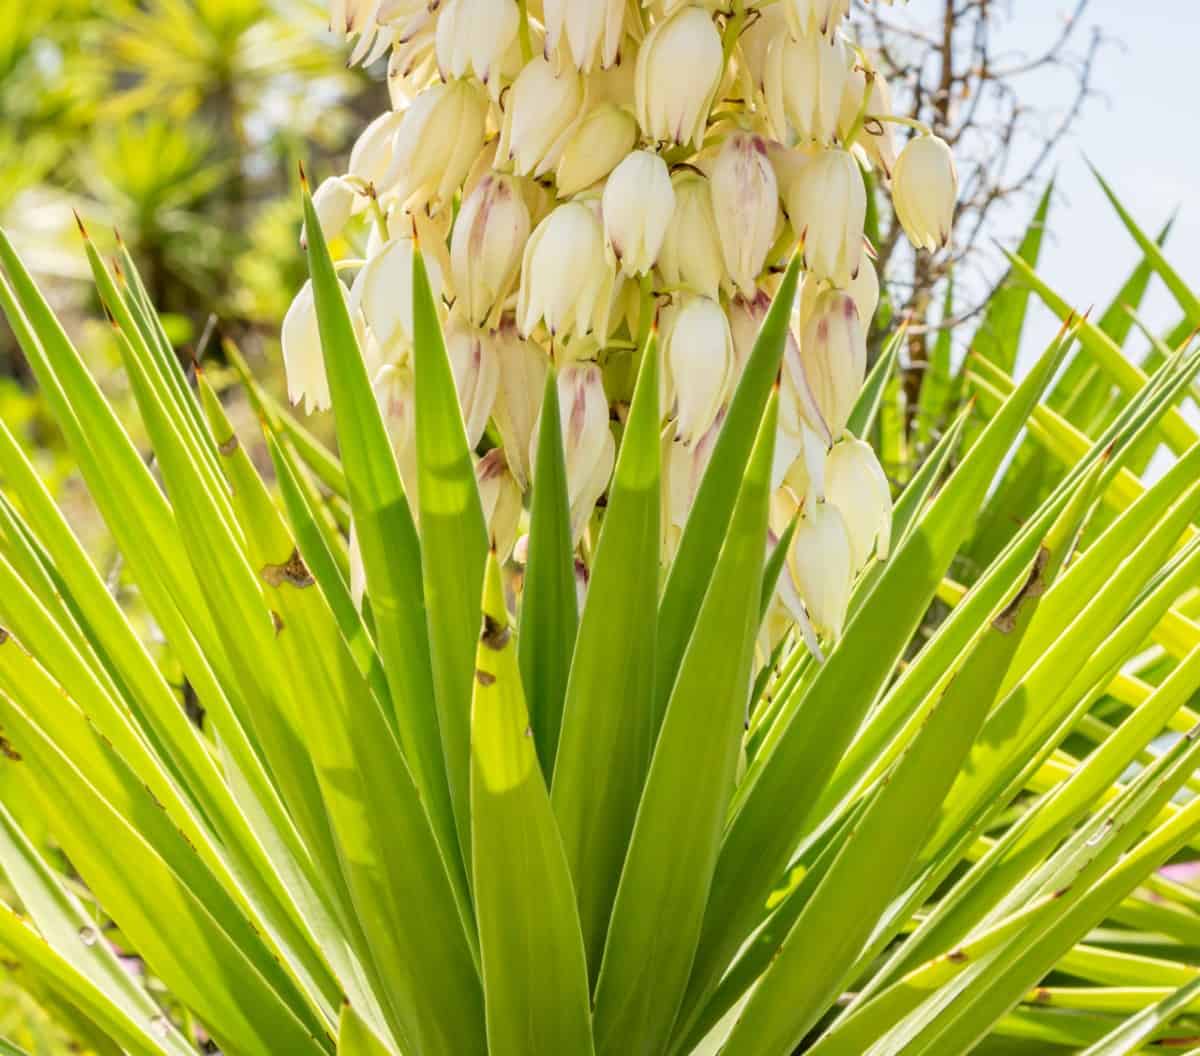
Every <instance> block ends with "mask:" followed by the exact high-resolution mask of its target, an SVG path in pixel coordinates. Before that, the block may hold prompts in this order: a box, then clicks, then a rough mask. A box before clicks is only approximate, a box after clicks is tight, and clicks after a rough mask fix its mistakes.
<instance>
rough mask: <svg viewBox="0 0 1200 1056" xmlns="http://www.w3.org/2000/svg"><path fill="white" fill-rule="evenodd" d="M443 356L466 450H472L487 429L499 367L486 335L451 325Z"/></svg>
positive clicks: (497, 381) (491, 344)
mask: <svg viewBox="0 0 1200 1056" xmlns="http://www.w3.org/2000/svg"><path fill="white" fill-rule="evenodd" d="M446 356H447V358H449V360H450V369H451V370H452V371H453V372H454V387H455V389H456V390H457V391H458V405H459V407H461V408H462V416H463V426H464V427H465V428H466V431H467V446H468V447H472V448H473V447H475V445H476V444H478V443H479V441H480V439H481V438H482V436H483V431H484V429H485V428H487V423H488V418H489V417H491V413H492V407H493V405H494V404H495V402H496V392H497V390H498V388H499V386H500V363H499V361H498V359H497V357H496V351H495V348H494V347H493V343H492V340H491V338H490V337H489V335H487V334H485V333H484V332H483V331H482V330H471V329H469V328H467V327H465V326H462V325H461V324H457V323H451V325H450V326H449V327H447V329H446Z"/></svg>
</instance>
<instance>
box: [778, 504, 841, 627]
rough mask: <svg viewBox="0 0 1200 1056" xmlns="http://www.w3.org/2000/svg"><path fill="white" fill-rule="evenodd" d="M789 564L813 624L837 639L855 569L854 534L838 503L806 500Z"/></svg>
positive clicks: (793, 581) (793, 541)
mask: <svg viewBox="0 0 1200 1056" xmlns="http://www.w3.org/2000/svg"><path fill="white" fill-rule="evenodd" d="M787 566H788V573H789V574H790V576H791V578H792V583H793V584H794V585H795V587H796V590H797V591H798V593H799V594H800V597H801V598H802V599H803V601H804V607H805V609H806V610H807V612H808V616H809V619H810V620H811V621H812V624H813V626H814V627H815V628H816V630H817V632H818V633H819V634H822V635H824V636H826V637H828V638H829V639H831V640H833V641H836V640H837V639H838V638H840V637H841V634H842V628H843V625H844V624H845V622H846V610H847V609H848V608H849V605H850V588H851V586H852V584H853V581H854V568H853V557H852V551H851V548H850V534H849V532H848V531H847V530H846V522H845V520H843V518H842V515H841V513H839V512H838V510H837V508H836V507H835V506H833V505H831V504H830V503H828V502H813V501H810V500H806V501H805V503H804V512H803V514H802V515H801V517H800V520H799V521H798V522H797V523H796V534H795V535H794V536H793V538H792V545H791V548H790V549H789V550H788V560H787Z"/></svg>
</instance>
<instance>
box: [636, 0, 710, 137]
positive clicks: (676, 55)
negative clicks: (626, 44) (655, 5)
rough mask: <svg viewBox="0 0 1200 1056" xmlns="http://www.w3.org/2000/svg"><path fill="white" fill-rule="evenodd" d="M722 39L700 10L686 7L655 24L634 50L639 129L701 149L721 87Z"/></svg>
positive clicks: (653, 135)
mask: <svg viewBox="0 0 1200 1056" xmlns="http://www.w3.org/2000/svg"><path fill="white" fill-rule="evenodd" d="M723 68H724V52H723V50H722V46H721V34H720V33H718V32H717V27H716V26H715V25H713V21H712V18H711V17H710V15H709V14H708V12H707V11H705V10H704V9H703V8H700V7H685V8H683V9H682V10H680V11H679V12H678V13H676V14H675V15H673V16H672V17H671V18H668V19H667V20H666V21H665V22H659V23H658V24H657V25H656V26H655V27H654V28H653V29H652V30H651V31H650V32H649V33H648V34H647V35H646V39H645V40H644V41H642V46H641V48H640V49H639V50H638V59H637V73H636V83H635V93H636V100H637V118H638V124H639V125H641V126H642V132H643V133H645V135H647V136H649V137H650V138H651V139H653V140H656V141H658V142H668V143H680V144H682V143H690V144H691V145H692V146H694V147H699V146H700V143H701V141H702V140H703V139H704V128H705V125H706V123H707V121H708V111H709V109H710V108H711V107H712V101H713V97H714V96H715V95H716V93H717V88H718V87H719V86H720V83H721V74H722V70H723Z"/></svg>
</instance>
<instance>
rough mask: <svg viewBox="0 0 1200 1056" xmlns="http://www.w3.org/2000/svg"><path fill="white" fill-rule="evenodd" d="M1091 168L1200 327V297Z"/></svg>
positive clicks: (1173, 293)
mask: <svg viewBox="0 0 1200 1056" xmlns="http://www.w3.org/2000/svg"><path fill="white" fill-rule="evenodd" d="M1088 166H1089V167H1090V168H1091V170H1092V175H1094V176H1095V177H1096V182H1097V183H1099V184H1100V189H1101V190H1102V191H1103V192H1104V194H1105V196H1106V197H1107V198H1108V200H1109V201H1110V202H1111V203H1112V206H1113V208H1114V209H1115V210H1116V211H1117V215H1118V216H1119V217H1120V218H1121V223H1123V224H1124V225H1125V229H1126V230H1127V231H1128V232H1129V233H1130V234H1131V235H1132V236H1133V240H1134V241H1135V242H1136V243H1137V244H1138V246H1139V248H1140V249H1141V251H1142V252H1143V253H1144V254H1145V255H1146V259H1147V260H1148V261H1150V263H1151V265H1152V266H1153V268H1154V270H1155V271H1156V272H1157V273H1158V275H1159V277H1160V278H1161V279H1162V280H1163V282H1164V283H1165V284H1166V287H1167V289H1168V290H1170V291H1171V294H1172V296H1174V298H1175V300H1176V301H1178V302H1179V307H1180V308H1182V309H1183V311H1184V313H1185V314H1186V315H1187V317H1188V320H1189V321H1190V322H1191V324H1192V326H1193V327H1200V297H1197V296H1196V295H1195V293H1193V292H1192V290H1191V288H1190V287H1189V286H1188V284H1187V283H1186V282H1184V281H1183V278H1182V277H1181V276H1180V274H1179V272H1177V271H1176V270H1175V269H1174V268H1173V267H1172V266H1171V264H1170V262H1169V261H1168V260H1167V258H1166V254H1164V253H1163V251H1162V249H1161V248H1160V247H1159V244H1158V243H1157V242H1156V241H1155V240H1154V239H1152V238H1150V237H1149V236H1148V235H1147V234H1146V233H1145V232H1144V231H1143V230H1142V229H1141V227H1139V226H1138V223H1137V221H1136V220H1134V219H1133V217H1132V216H1131V215H1130V213H1129V211H1128V210H1127V209H1126V208H1125V206H1123V205H1122V204H1121V200H1120V199H1119V198H1118V197H1117V196H1116V193H1115V192H1114V191H1113V189H1112V188H1111V187H1110V186H1109V185H1108V182H1107V181H1106V180H1105V179H1104V177H1103V176H1101V175H1100V173H1099V171H1097V169H1096V167H1095V166H1094V165H1092V164H1091V162H1088Z"/></svg>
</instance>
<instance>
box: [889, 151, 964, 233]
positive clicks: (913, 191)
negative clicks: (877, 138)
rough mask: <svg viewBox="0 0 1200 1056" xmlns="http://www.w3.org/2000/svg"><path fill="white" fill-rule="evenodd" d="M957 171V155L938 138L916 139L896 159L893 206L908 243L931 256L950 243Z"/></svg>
mask: <svg viewBox="0 0 1200 1056" xmlns="http://www.w3.org/2000/svg"><path fill="white" fill-rule="evenodd" d="M957 197H958V170H957V169H956V168H955V166H954V155H953V154H952V153H951V152H950V147H949V146H948V145H947V144H946V141H945V140H944V139H941V138H940V137H938V136H914V137H913V138H912V139H910V140H909V141H908V143H907V144H906V145H905V147H904V149H903V150H902V151H901V152H900V157H899V158H897V159H896V171H895V173H894V174H893V176H892V204H893V205H895V207H896V215H897V216H898V217H899V218H900V223H901V224H902V225H903V227H904V233H905V234H906V235H908V238H909V241H911V242H912V244H913V245H914V246H916V247H917V248H918V249H927V250H929V251H930V252H931V253H932V252H933V251H934V250H937V249H941V248H942V247H943V246H945V245H946V244H947V243H948V242H949V241H950V231H951V229H952V227H953V226H954V203H955V199H957Z"/></svg>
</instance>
